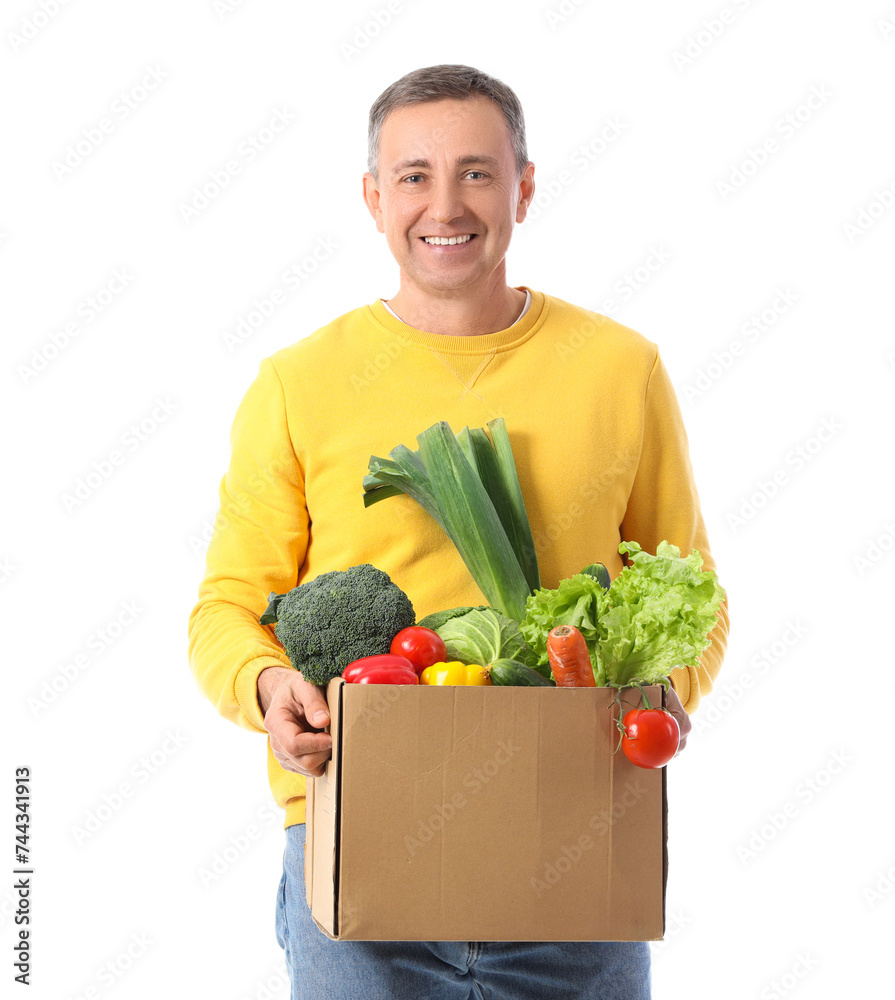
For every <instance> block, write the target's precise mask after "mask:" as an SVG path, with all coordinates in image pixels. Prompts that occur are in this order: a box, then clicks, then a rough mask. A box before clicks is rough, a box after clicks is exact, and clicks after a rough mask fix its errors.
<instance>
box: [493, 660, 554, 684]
mask: <svg viewBox="0 0 895 1000" xmlns="http://www.w3.org/2000/svg"><path fill="white" fill-rule="evenodd" d="M488 676H489V677H490V678H491V683H492V684H498V685H500V686H501V687H555V685H554V683H553V681H548V680H547V678H546V677H542V676H541V675H540V674H539V673H538V672H537V671H536V670H532V669H531V667H527V666H526V665H525V664H524V663H520V662H519V661H518V660H507V659H501V660H495V661H494V662H493V663H492V664H491V665H490V666H489V667H488Z"/></svg>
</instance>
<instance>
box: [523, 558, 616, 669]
mask: <svg viewBox="0 0 895 1000" xmlns="http://www.w3.org/2000/svg"><path fill="white" fill-rule="evenodd" d="M606 607H607V591H606V590H605V589H604V588H603V587H602V586H601V585H600V582H599V580H597V579H595V577H593V576H591V575H590V574H589V573H576V574H575V576H570V577H567V578H566V579H565V580H562V581H561V582H560V584H559V586H558V587H556V588H555V589H554V590H548V589H546V588H543V589H541V590H536V591H535V592H534V593H533V594H532V595H531V597H529V598H528V600H527V601H526V602H525V621H524V622H522V625H521V630H522V635H523V636H524V637H525V640H526V642H527V643H528V645H529V646H531V648H532V649H533V650H534V652H535V654H536V655H537V668H536V669H540V670H541V672H543V673H544V675H545V676H547V677H549V676H550V665H549V662H548V659H547V634H548V633H549V632H550V630H551V629H552V628H554V627H555V626H557V625H574V626H575V628H577V629H578V631H579V632H580V633H581V634H582V635H583V636H584V641H585V642H586V643H587V649H588V652H589V653H590V662H591V666H592V667H593V669H594V679H595V680H596V682H597V684H598V685H599V686H602V685H604V684H605V683H606V678H605V673H604V670H603V664H602V662H601V660H600V655H599V649H598V643H599V639H600V620H601V617H602V615H603V612H604V610H605V608H606Z"/></svg>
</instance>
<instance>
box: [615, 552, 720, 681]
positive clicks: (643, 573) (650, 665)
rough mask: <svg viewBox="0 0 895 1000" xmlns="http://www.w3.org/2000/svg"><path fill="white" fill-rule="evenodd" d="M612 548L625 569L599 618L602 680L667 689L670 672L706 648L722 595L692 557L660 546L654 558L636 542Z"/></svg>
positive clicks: (693, 661)
mask: <svg viewBox="0 0 895 1000" xmlns="http://www.w3.org/2000/svg"><path fill="white" fill-rule="evenodd" d="M618 548H619V552H621V553H627V554H628V557H629V559H630V560H631V565H630V566H626V567H625V568H624V569H623V570H622V571H621V573H619V575H618V576H617V577H616V578H615V579H614V580H613V581H612V586H611V587H610V588H609V591H608V593H607V597H608V607H607V608H606V609H605V610H604V611H603V613H602V614H601V616H600V642H599V656H600V659H601V660H602V662H603V665H604V667H605V670H606V680H607V682H608V683H610V684H613V685H627V684H630V683H631V682H632V681H635V680H636V681H640V682H641V683H644V684H667V683H668V681H667V677H668V674H670V673H671V671H672V670H674V668H675V667H680V666H695V665H696V663H697V661H698V659H699V656H700V654H701V653H702V651H703V650H704V649H706V648H707V647H708V646H709V645H710V643H711V640H710V639H709V638H708V634H709V632H710V631H711V629H712V627H713V626H714V624H715V618H716V614H717V611H718V609H719V608H720V606H721V602H722V601H723V600H724V596H725V593H724V590H723V588H722V587H721V586H720V585H719V584H718V580H717V577H716V576H715V574H714V573H712V572H710V571H704V570H703V569H702V556H700V554H699V553H698V552H695V551H694V552H693V553H692V554H691V555H689V556H686V557H683V558H682V557H681V551H680V549H679V548H678V547H677V546H676V545H669V543H668V542H660V543H659V545H658V547H657V549H656V554H655V555H654V556H653V555H650V554H649V553H648V552H644V551H643V550H642V549H641V547H640V546H639V545H638V544H637V543H636V542H622V543H621V545H619V547H618Z"/></svg>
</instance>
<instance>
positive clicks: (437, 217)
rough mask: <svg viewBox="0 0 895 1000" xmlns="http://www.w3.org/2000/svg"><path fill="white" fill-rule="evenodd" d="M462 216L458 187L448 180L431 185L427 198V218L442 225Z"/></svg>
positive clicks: (454, 182) (444, 179)
mask: <svg viewBox="0 0 895 1000" xmlns="http://www.w3.org/2000/svg"><path fill="white" fill-rule="evenodd" d="M462 214H463V203H462V199H461V197H460V186H459V185H458V184H457V183H456V181H454V180H453V179H450V178H442V179H441V180H437V181H435V182H434V183H433V185H432V189H431V195H430V198H429V217H430V218H431V219H432V221H433V222H440V223H442V224H444V223H447V222H452V221H453V220H454V219H458V218H459V217H460V216H461V215H462Z"/></svg>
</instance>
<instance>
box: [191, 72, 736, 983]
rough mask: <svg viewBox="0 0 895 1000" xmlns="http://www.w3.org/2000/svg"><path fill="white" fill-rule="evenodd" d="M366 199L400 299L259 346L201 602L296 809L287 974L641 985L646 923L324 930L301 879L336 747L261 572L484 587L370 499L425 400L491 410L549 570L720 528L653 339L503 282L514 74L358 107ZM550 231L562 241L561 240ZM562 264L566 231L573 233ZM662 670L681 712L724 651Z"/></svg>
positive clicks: (281, 586)
mask: <svg viewBox="0 0 895 1000" xmlns="http://www.w3.org/2000/svg"><path fill="white" fill-rule="evenodd" d="M368 166H369V171H368V173H366V174H365V175H364V188H363V193H364V200H365V202H366V205H367V208H368V209H369V211H370V213H371V215H372V216H373V218H374V220H375V222H376V226H377V228H378V230H379V231H380V232H381V233H383V234H384V235H385V237H386V241H387V243H388V246H389V249H390V251H391V253H392V254H393V256H394V258H395V260H396V261H397V263H398V265H399V268H400V287H399V290H398V292H397V293H396V294H395V295H394V296H393V297H392V298H391V299H389V300H388V301H385V300H381V299H378V300H376V301H375V302H374V303H372V305H369V306H363V307H361V308H358V309H354V310H352V311H351V312H348V313H345V314H344V315H342V316H340V317H338V318H337V319H336V320H334V321H333V322H332V323H330V324H329V325H328V326H326V327H324V328H322V329H321V330H318V331H316V332H315V333H313V334H312V335H311V336H309V337H306V338H305V339H303V340H300V341H298V342H297V343H296V344H293V345H292V346H290V347H286V348H284V349H283V350H280V351H278V352H277V353H276V354H274V355H273V356H272V357H270V358H268V359H265V361H263V362H262V364H261V367H260V371H259V374H258V376H257V378H256V379H255V381H254V383H253V384H252V386H251V387H250V388H249V390H248V392H247V394H246V396H245V398H244V399H243V401H242V403H241V405H240V407H239V410H238V412H237V414H236V418H235V420H234V423H233V431H232V436H231V444H232V459H231V464H230V468H229V470H228V472H227V474H226V476H225V477H224V480H223V482H222V484H221V512H220V515H219V518H218V520H217V521H216V526H215V534H214V537H213V539H212V542H211V545H210V546H209V551H208V568H207V574H206V577H205V580H204V582H203V584H202V587H201V589H200V595H199V602H198V604H197V605H196V607H195V608H194V610H193V613H192V615H191V619H190V657H191V663H192V666H193V670H194V672H195V674H196V676H197V679H198V680H199V682H200V684H201V685H202V687H203V689H204V690H205V692H206V693H207V694H208V696H209V697H210V698H211V699H212V700H213V702H214V703H215V704H216V706H217V707H218V710H219V711H220V712H221V713H222V714H223V715H224V716H225V717H227V718H230V719H231V720H232V721H234V722H236V723H238V724H240V725H242V726H244V727H246V728H249V729H252V730H255V731H259V732H266V733H268V734H269V754H268V762H269V777H270V783H271V788H272V790H273V793H274V796H275V798H276V799H277V801H278V802H279V803H280V804H281V805H282V806H283V807H284V808H285V810H286V820H285V826H286V829H287V847H286V855H285V862H284V872H283V878H282V881H281V885H280V898H279V900H278V909H277V932H278V938H279V940H280V943H281V944H282V945H283V947H284V949H285V950H286V955H287V961H288V963H289V966H290V970H291V975H292V977H293V996H319V997H321V998H322V997H326V998H329V1000H335V998H343V997H344V998H346V1000H347V998H356V997H364V998H367V1000H373V998H379V997H383V998H385V997H389V998H401V997H413V998H429V1000H441V998H445V1000H447V998H452V1000H453V998H456V1000H465V998H467V997H473V996H476V997H481V996H485V997H488V998H494V1000H510V998H512V1000H520V998H521V1000H525V998H528V997H532V998H534V997H539V998H540V997H544V996H563V997H601V998H612V997H619V998H621V997H624V998H625V1000H636V998H641V997H648V996H649V951H648V945H647V944H646V943H644V942H614V943H613V942H593V943H552V944H530V943H529V944H514V943H496V942H485V943H481V942H478V943H476V942H470V943H468V942H394V943H389V942H334V941H331V940H330V939H329V938H327V937H326V936H325V935H324V934H323V933H322V932H321V931H319V930H318V928H317V927H316V925H315V924H314V923H313V921H312V920H311V917H310V914H309V912H308V908H307V905H306V903H305V900H304V886H303V883H302V876H303V871H302V868H303V845H304V818H305V817H304V777H303V776H309V775H320V774H322V772H323V767H324V764H325V762H326V760H327V759H328V757H329V755H330V748H331V740H330V737H329V735H327V734H326V733H325V732H324V731H323V730H324V729H325V727H326V726H327V724H328V722H329V714H328V711H327V706H326V702H325V700H324V698H323V695H322V693H321V691H320V690H319V689H318V688H316V687H314V686H313V685H310V684H308V683H306V682H305V681H304V680H303V679H302V677H301V675H300V674H299V673H297V672H296V671H294V670H292V669H291V668H290V667H289V664H288V659H287V658H286V656H285V654H284V653H283V650H282V648H281V647H280V645H279V644H278V643H277V642H276V640H275V638H274V637H273V635H272V632H271V630H270V629H269V628H265V627H262V626H260V625H259V623H258V618H259V615H260V614H261V613H262V612H263V611H264V609H265V607H266V605H267V597H268V595H269V594H270V593H271V592H276V593H284V592H286V591H288V590H290V589H291V588H292V587H294V586H296V584H297V583H302V582H305V581H307V580H310V579H313V578H314V577H316V576H318V575H319V574H321V573H324V572H327V571H330V570H334V569H346V568H348V567H349V566H351V565H356V564H359V563H363V562H370V563H373V565H375V566H378V567H379V568H380V569H383V570H385V571H386V572H387V573H388V574H389V575H390V576H391V578H392V579H393V580H394V581H395V583H397V584H398V585H399V586H400V587H401V588H402V589H403V590H404V591H405V592H406V593H407V594H408V595H409V596H410V597H411V600H412V601H413V604H414V608H415V610H416V613H417V619H418V620H419V619H420V618H422V617H423V616H424V615H426V614H429V613H430V612H433V611H437V610H441V609H444V608H449V607H455V606H459V605H475V604H481V603H485V602H484V599H483V596H482V595H481V593H480V592H479V591H478V590H477V588H476V586H475V584H474V583H473V581H472V579H471V578H470V576H469V573H468V571H467V570H466V567H465V566H464V564H463V562H462V560H461V559H460V557H459V555H458V553H457V552H456V550H455V549H454V548H453V546H452V545H451V543H450V541H449V540H448V539H447V537H446V536H445V535H444V533H443V532H442V531H441V529H440V528H439V527H438V525H437V524H435V523H434V522H433V521H432V520H431V519H430V518H429V517H428V515H426V514H425V512H424V511H423V510H422V509H421V508H420V507H418V505H416V504H415V503H413V502H412V501H411V500H409V498H406V497H396V498H394V499H392V500H389V502H388V503H387V504H376V505H374V506H373V507H371V508H370V509H368V510H364V509H363V505H362V502H361V483H362V478H363V476H364V474H365V472H366V468H367V461H368V459H369V456H370V455H371V454H379V455H385V454H387V453H388V452H389V451H390V450H391V449H392V448H393V447H395V446H396V445H397V444H408V445H410V446H414V444H415V438H416V435H417V434H418V433H419V432H420V431H422V430H424V429H425V428H426V427H428V426H430V425H431V424H433V423H435V422H436V421H438V420H447V421H448V423H449V424H450V425H451V426H452V427H454V428H455V429H459V428H461V427H463V426H470V427H482V426H484V425H485V424H486V423H487V422H488V420H490V419H492V418H493V417H495V416H498V415H500V416H504V417H505V419H506V424H507V428H508V430H509V433H510V438H511V440H512V442H513V447H514V453H515V457H516V463H517V466H518V471H519V476H520V482H521V485H522V491H523V495H524V497H525V501H526V506H527V509H528V513H529V517H530V520H531V523H532V529H533V533H534V536H535V543H536V548H537V552H538V560H539V564H540V571H541V580H542V584H543V586H546V587H554V586H556V585H557V583H558V582H559V581H560V580H561V579H563V578H565V577H567V576H570V575H571V574H573V573H575V572H577V571H578V570H579V569H580V568H581V566H582V565H584V564H586V563H588V562H593V561H601V562H603V563H605V564H606V566H607V567H608V568H609V571H610V573H611V575H612V576H615V575H616V574H617V573H618V572H619V571H620V570H621V568H622V561H621V557H620V556H619V553H618V544H619V541H620V540H622V539H624V540H634V541H637V542H639V543H640V544H641V545H642V546H643V548H644V549H646V550H648V551H653V552H654V551H655V548H656V545H657V544H658V543H659V542H660V541H662V540H663V539H667V540H669V541H671V542H673V543H674V544H676V545H679V546H680V547H681V549H682V550H683V551H685V552H689V551H690V550H691V549H693V548H697V549H698V550H699V551H700V552H701V553H702V555H703V557H704V559H705V563H706V566H707V568H713V567H714V564H713V562H712V559H711V555H710V553H709V549H708V541H707V538H706V534H705V528H704V525H703V521H702V517H701V515H700V511H699V504H698V498H697V495H696V490H695V487H694V484H693V477H692V472H691V469H690V463H689V458H688V454H687V441H686V434H685V432H684V428H683V425H682V422H681V417H680V412H679V408H678V406H677V402H676V399H675V396H674V392H673V389H672V387H671V384H670V380H669V378H668V376H667V374H666V372H665V369H664V367H663V366H662V363H661V360H660V358H659V356H658V352H657V350H656V347H655V345H654V344H652V343H650V342H649V341H648V340H646V339H645V338H644V337H641V336H640V335H639V334H637V333H635V332H634V331H632V330H629V329H627V328H625V327H623V326H620V325H619V324H617V323H614V322H613V321H612V320H610V319H608V318H606V317H603V316H600V315H599V314H596V313H593V312H590V311H588V310H585V309H581V308H578V307H576V306H573V305H570V304H569V303H566V302H563V301H561V300H559V299H556V298H553V297H551V296H548V295H545V294H544V293H542V292H540V291H537V290H534V289H531V288H529V287H527V286H518V287H510V286H508V285H507V282H506V262H505V257H506V252H507V248H508V246H509V243H510V238H511V235H512V231H513V227H514V225H515V224H516V223H521V222H522V221H523V220H524V219H525V215H526V211H527V209H528V206H529V205H530V203H531V200H532V197H533V195H534V165H533V164H532V163H531V162H530V161H529V160H528V154H527V150H526V145H525V132H524V124H523V117H522V110H521V107H520V106H519V102H518V100H517V98H516V96H515V94H514V93H513V92H512V91H511V90H510V89H509V88H508V87H506V86H505V85H504V84H502V83H500V82H499V81H497V80H494V79H492V78H491V77H488V76H486V75H485V74H483V73H480V72H478V71H476V70H474V69H471V68H470V67H466V66H435V67H430V68H428V69H422V70H417V71H415V72H413V73H410V74H408V75H407V76H405V77H403V78H402V79H401V80H399V81H397V82H396V83H395V84H393V85H392V86H391V87H389V88H388V89H387V90H386V91H385V92H384V93H383V94H382V95H381V96H380V97H379V98H378V100H377V101H376V103H375V104H374V105H373V108H372V109H371V114H370V153H369V164H368ZM555 249H556V248H553V252H555ZM567 250H568V260H569V263H570V265H573V264H574V260H575V257H576V255H577V254H578V253H580V250H581V248H580V247H569V248H567ZM726 634H727V612H726V606H725V607H724V608H723V609H722V613H721V615H720V616H719V621H718V625H717V627H716V628H715V630H714V632H713V634H712V638H713V645H712V646H711V647H710V648H709V649H708V650H707V651H706V653H705V654H704V656H703V658H702V661H701V663H700V664H699V665H697V666H695V667H683V668H680V669H677V670H675V671H674V672H673V673H672V675H671V682H672V685H673V689H672V690H671V691H669V702H670V705H671V707H672V708H673V710H674V711H675V713H676V714H677V716H678V718H679V720H680V722H681V728H682V734H683V736H684V737H686V732H687V730H688V729H689V728H690V724H689V721H688V718H687V716H688V713H689V712H692V711H693V710H694V709H695V707H696V705H697V704H698V702H699V697H700V694H701V693H702V692H705V691H707V690H709V689H710V688H711V685H712V681H713V680H714V678H715V676H716V675H717V673H718V671H719V669H720V665H721V659H722V657H723V653H724V648H725V641H726Z"/></svg>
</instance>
